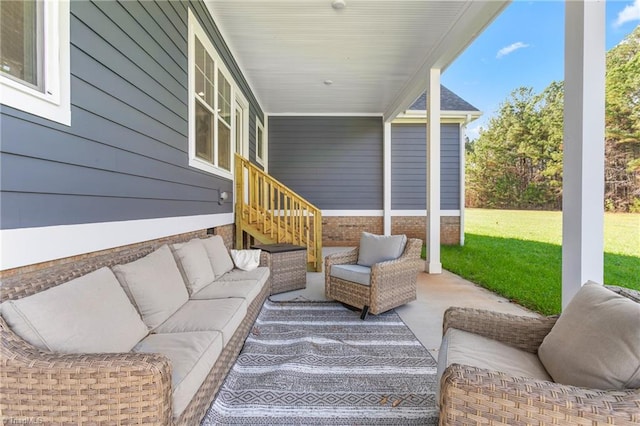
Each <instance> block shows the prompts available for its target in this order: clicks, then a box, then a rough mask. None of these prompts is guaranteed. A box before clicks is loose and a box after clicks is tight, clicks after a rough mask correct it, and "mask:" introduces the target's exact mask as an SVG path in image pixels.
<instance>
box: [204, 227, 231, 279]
mask: <svg viewBox="0 0 640 426" xmlns="http://www.w3.org/2000/svg"><path fill="white" fill-rule="evenodd" d="M202 243H203V244H204V248H205V250H206V251H207V255H208V256H209V261H210V262H211V267H212V268H213V273H214V274H215V275H216V277H217V278H220V277H221V276H223V275H224V274H226V273H227V272H229V271H231V270H232V269H233V260H232V259H231V255H230V254H229V250H227V247H226V246H225V245H224V240H223V239H222V237H221V236H220V235H214V236H213V237H211V238H207V239H204V240H202Z"/></svg>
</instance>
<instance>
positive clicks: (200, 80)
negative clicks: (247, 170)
mask: <svg viewBox="0 0 640 426" xmlns="http://www.w3.org/2000/svg"><path fill="white" fill-rule="evenodd" d="M232 81H233V80H232V78H231V77H230V75H229V72H228V71H227V70H226V68H225V67H224V65H223V63H222V61H221V59H220V57H219V56H218V53H217V51H216V49H215V48H214V46H213V44H212V43H211V41H210V40H209V37H208V36H207V35H206V33H205V32H204V30H203V29H202V27H201V26H200V23H199V22H198V20H197V19H196V17H195V16H194V15H193V12H191V10H189V165H191V166H193V167H197V168H199V169H202V170H205V171H207V172H210V173H213V174H216V175H219V176H223V177H227V178H232V177H233V175H232V154H233V150H234V147H233V145H232V133H234V134H235V130H234V131H233V132H232V129H233V124H234V123H232V105H233V93H232V85H231V82H232Z"/></svg>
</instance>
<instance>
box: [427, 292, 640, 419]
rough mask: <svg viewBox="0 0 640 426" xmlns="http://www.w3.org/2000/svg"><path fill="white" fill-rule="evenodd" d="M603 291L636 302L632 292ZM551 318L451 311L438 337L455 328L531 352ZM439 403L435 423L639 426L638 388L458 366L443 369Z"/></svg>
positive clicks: (553, 319) (637, 298)
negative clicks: (579, 383) (592, 385)
mask: <svg viewBox="0 0 640 426" xmlns="http://www.w3.org/2000/svg"><path fill="white" fill-rule="evenodd" d="M607 287H608V288H610V289H611V290H613V291H615V292H617V293H619V294H622V295H623V296H626V297H628V298H630V299H631V300H634V301H636V302H638V303H640V293H638V292H635V291H632V290H629V289H622V288H616V287H609V286H607ZM557 319H558V317H557V316H553V317H542V318H532V317H523V316H515V315H509V314H501V313H496V312H490V311H484V310H478V309H471V308H457V307H453V308H449V309H448V310H447V311H446V312H445V314H444V324H443V333H445V332H446V331H447V330H448V329H449V328H456V329H459V330H463V331H468V332H470V333H474V334H479V335H481V336H484V337H488V338H490V339H494V340H498V341H501V342H504V343H507V344H509V345H511V346H514V347H517V348H519V349H522V350H525V351H528V352H531V353H537V350H538V347H539V346H540V344H541V343H542V341H543V339H544V338H545V336H546V335H547V334H548V333H549V331H550V330H551V328H552V327H553V325H554V324H555V323H556V320H557ZM577 355H578V354H576V356H577ZM439 403H440V425H472V424H473V425H476V424H492V425H547V424H549V425H550V424H554V425H590V426H592V425H598V424H602V425H605V424H606V425H614V424H615V425H638V424H640V389H626V390H597V389H587V388H580V387H574V386H566V385H562V384H558V383H554V382H550V381H542V380H536V379H529V378H523V377H512V376H510V375H508V374H505V373H501V372H497V371H489V370H485V369H481V368H475V367H471V366H468V365H460V364H452V365H450V366H449V367H448V368H447V369H446V370H445V371H444V373H443V375H442V379H441V382H440V400H439Z"/></svg>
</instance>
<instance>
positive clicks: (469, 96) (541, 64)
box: [442, 0, 640, 139]
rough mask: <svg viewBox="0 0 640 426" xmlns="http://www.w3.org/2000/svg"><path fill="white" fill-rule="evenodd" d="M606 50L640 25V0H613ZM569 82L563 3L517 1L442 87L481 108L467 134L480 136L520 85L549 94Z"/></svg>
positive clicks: (463, 57) (451, 69) (451, 68)
mask: <svg viewBox="0 0 640 426" xmlns="http://www.w3.org/2000/svg"><path fill="white" fill-rule="evenodd" d="M606 9H607V22H606V30H607V33H606V48H607V50H609V49H610V48H611V47H613V46H615V45H616V44H618V43H619V42H620V41H621V40H622V39H623V38H624V37H625V36H626V35H628V34H629V33H630V32H632V31H633V30H634V28H635V27H636V26H637V25H639V24H640V0H608V1H607V5H606ZM563 79H564V2H563V1H559V0H555V1H543V0H534V1H531V0H528V1H524V0H515V1H514V2H513V3H511V5H509V6H508V7H507V8H506V9H505V10H504V11H503V12H502V14H501V15H500V16H499V17H498V18H497V19H496V20H495V21H494V22H493V23H492V24H491V25H490V26H489V28H487V29H486V30H485V31H484V32H483V33H482V34H481V35H480V36H479V37H478V38H477V39H476V40H475V41H474V42H473V43H472V44H471V45H470V46H469V47H467V49H466V50H465V51H464V52H463V53H462V55H460V56H459V57H458V59H456V61H455V62H454V63H453V64H451V66H449V68H447V69H446V70H445V72H444V73H443V74H442V84H444V85H445V86H447V87H448V88H449V89H451V90H453V91H454V92H455V93H457V94H458V95H459V96H461V97H462V98H464V99H465V100H466V101H468V102H470V103H471V104H472V105H474V106H475V107H476V108H478V109H479V110H481V111H482V112H483V113H484V114H483V116H482V117H481V118H480V119H478V120H476V121H474V122H472V123H471V124H469V126H468V129H467V135H468V136H469V137H470V138H471V139H475V138H476V137H477V136H478V131H479V128H480V127H481V126H482V127H486V125H487V123H488V121H489V118H490V117H491V116H492V115H495V113H496V111H497V110H498V108H499V106H500V104H501V103H502V102H504V101H505V100H506V99H507V98H508V97H509V95H510V93H511V92H512V91H513V90H515V89H516V88H518V87H521V86H525V87H532V88H533V90H534V92H536V93H539V92H541V91H542V90H544V88H545V87H547V86H548V85H549V83H551V82H552V81H554V80H557V81H561V80H563Z"/></svg>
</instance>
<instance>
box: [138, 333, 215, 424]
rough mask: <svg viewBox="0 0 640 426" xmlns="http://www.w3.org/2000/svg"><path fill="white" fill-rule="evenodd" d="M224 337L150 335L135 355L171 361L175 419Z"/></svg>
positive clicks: (191, 396)
mask: <svg viewBox="0 0 640 426" xmlns="http://www.w3.org/2000/svg"><path fill="white" fill-rule="evenodd" d="M222 343H223V342H222V334H221V333H219V332H217V331H194V332H186V333H168V334H151V335H149V336H148V337H147V338H145V339H144V340H143V341H141V342H140V343H139V344H138V345H136V347H135V348H133V351H134V352H139V353H161V354H162V355H165V356H166V357H167V358H169V360H170V361H171V389H173V395H172V396H173V417H174V418H177V417H178V416H180V414H181V413H182V412H183V411H184V409H185V408H187V405H188V404H189V402H191V399H193V396H194V395H195V394H196V392H197V391H198V389H199V388H200V385H202V383H203V382H204V380H205V378H206V377H207V375H208V374H209V372H210V371H211V368H213V364H214V363H215V362H216V360H217V359H218V356H220V353H221V352H222V347H223V346H222Z"/></svg>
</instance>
